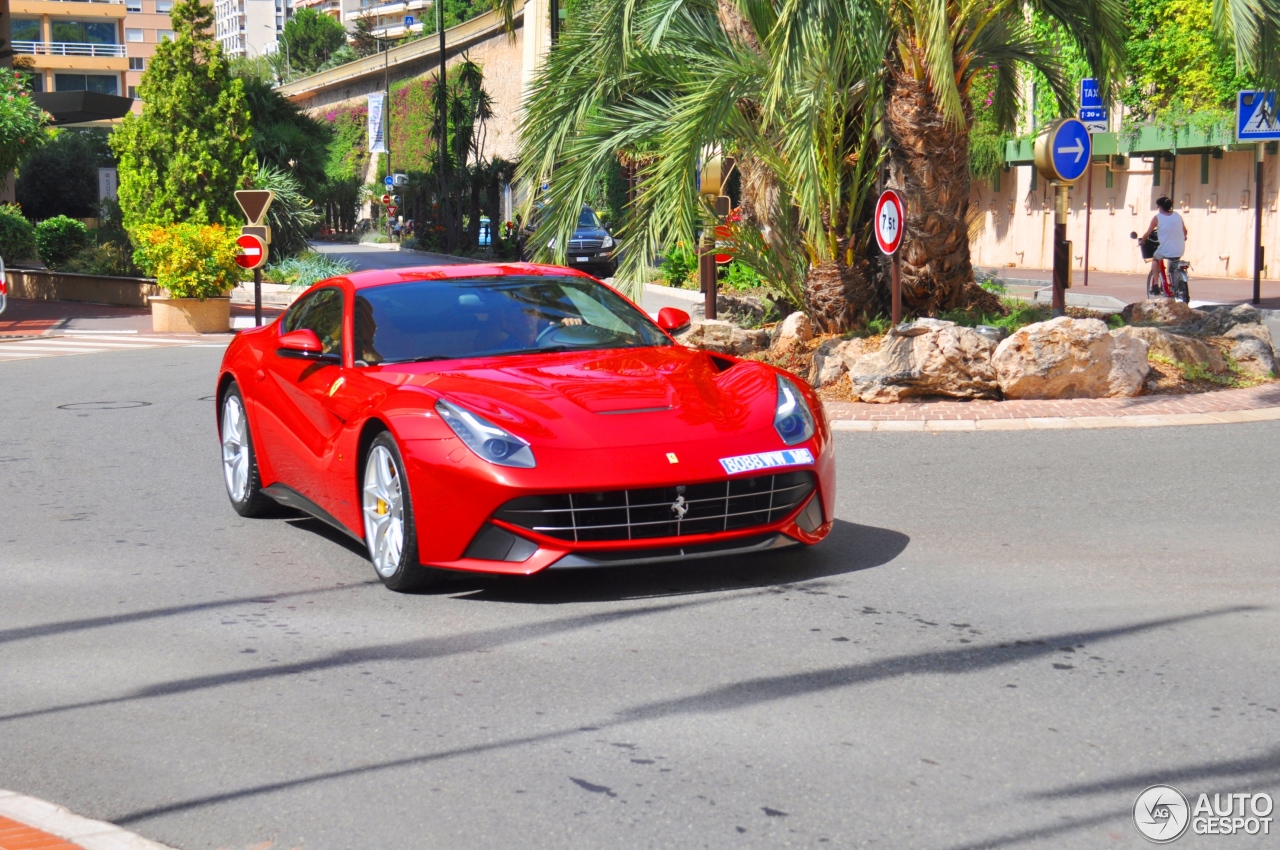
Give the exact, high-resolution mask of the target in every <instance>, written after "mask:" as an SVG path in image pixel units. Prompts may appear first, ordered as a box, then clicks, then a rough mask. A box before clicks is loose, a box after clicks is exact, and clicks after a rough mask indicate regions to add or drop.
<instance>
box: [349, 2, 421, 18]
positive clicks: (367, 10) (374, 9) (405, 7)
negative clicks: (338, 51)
mask: <svg viewBox="0 0 1280 850" xmlns="http://www.w3.org/2000/svg"><path fill="white" fill-rule="evenodd" d="M430 5H431V0H407V2H406V0H399V2H395V3H368V4H366V5H363V6H361V7H360V8H359V9H356V10H355V11H354V12H347V14H346V19H347V20H348V21H355V20H358V19H360V18H363V17H364V16H365V15H369V16H370V17H373V18H379V17H382V16H384V15H398V14H400V13H402V12H413V11H416V10H418V9H426V8H427V7H429V6H430Z"/></svg>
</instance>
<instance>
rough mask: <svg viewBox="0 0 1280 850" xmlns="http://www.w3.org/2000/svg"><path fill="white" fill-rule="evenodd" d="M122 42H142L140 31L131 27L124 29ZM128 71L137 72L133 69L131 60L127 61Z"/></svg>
mask: <svg viewBox="0 0 1280 850" xmlns="http://www.w3.org/2000/svg"><path fill="white" fill-rule="evenodd" d="M124 40H125V41H142V30H141V29H135V28H133V27H126V28H125V31H124ZM138 61H139V62H141V61H142V60H141V59H139V60H138ZM129 70H130V71H136V70H138V69H137V68H134V67H133V60H132V59H130V60H129Z"/></svg>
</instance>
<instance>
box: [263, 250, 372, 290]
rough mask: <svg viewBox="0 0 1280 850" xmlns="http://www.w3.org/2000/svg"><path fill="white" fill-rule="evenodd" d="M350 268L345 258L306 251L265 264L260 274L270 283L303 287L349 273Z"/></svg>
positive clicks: (351, 267)
mask: <svg viewBox="0 0 1280 850" xmlns="http://www.w3.org/2000/svg"><path fill="white" fill-rule="evenodd" d="M352 270H353V266H352V265H351V264H350V263H348V262H346V261H345V260H340V259H337V258H335V257H328V256H325V255H324V254H319V253H316V252H315V251H307V252H305V253H302V254H299V255H298V256H296V257H289V258H288V259H285V260H281V261H280V262H278V263H272V264H270V265H268V266H266V267H265V268H263V270H262V276H263V277H264V278H266V279H267V280H269V281H271V282H272V283H281V284H285V285H288V286H292V287H294V288H297V289H305V288H306V287H308V286H310V285H311V284H313V283H317V282H319V281H322V280H326V279H328V278H331V277H337V276H338V275H344V274H349V273H351V271H352Z"/></svg>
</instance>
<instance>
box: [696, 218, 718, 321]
mask: <svg viewBox="0 0 1280 850" xmlns="http://www.w3.org/2000/svg"><path fill="white" fill-rule="evenodd" d="M701 242H702V249H701V250H700V251H699V252H698V282H699V283H700V284H702V304H703V313H705V314H706V317H707V318H708V319H714V318H715V317H716V246H715V240H714V239H708V238H707V236H706V234H705V233H704V234H703V236H702V240H701Z"/></svg>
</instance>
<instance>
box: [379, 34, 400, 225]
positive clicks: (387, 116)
mask: <svg viewBox="0 0 1280 850" xmlns="http://www.w3.org/2000/svg"><path fill="white" fill-rule="evenodd" d="M380 40H381V42H382V75H383V77H382V85H383V88H384V89H385V90H386V102H385V103H384V104H383V105H382V121H383V127H384V128H385V129H384V130H383V140H384V142H383V147H385V148H386V149H387V176H388V177H390V176H391V173H392V172H391V44H390V42H391V39H390V38H388V37H387V36H385V35H384V36H382V37H381V39H380ZM392 181H393V182H392V184H391V190H392V192H394V191H395V188H396V187H395V182H394V178H392ZM387 239H388V240H390V239H391V212H390V210H388V211H387Z"/></svg>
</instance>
